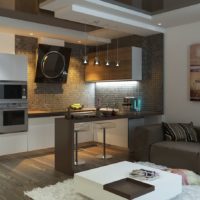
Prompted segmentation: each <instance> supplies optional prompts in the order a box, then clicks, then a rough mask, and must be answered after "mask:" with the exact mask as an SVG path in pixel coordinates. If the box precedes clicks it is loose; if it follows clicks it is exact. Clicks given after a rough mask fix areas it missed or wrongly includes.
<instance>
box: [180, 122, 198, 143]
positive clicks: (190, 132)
mask: <svg viewBox="0 0 200 200" xmlns="http://www.w3.org/2000/svg"><path fill="white" fill-rule="evenodd" d="M180 125H181V126H182V127H183V129H184V130H185V132H186V134H187V141H188V142H198V138H197V132H196V130H195V129H194V126H193V123H192V122H190V123H189V124H180Z"/></svg>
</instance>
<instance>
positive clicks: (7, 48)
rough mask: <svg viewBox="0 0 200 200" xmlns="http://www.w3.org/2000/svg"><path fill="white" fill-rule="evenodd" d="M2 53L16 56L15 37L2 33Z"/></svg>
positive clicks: (0, 49)
mask: <svg viewBox="0 0 200 200" xmlns="http://www.w3.org/2000/svg"><path fill="white" fill-rule="evenodd" d="M0 44H1V45H0V53H10V54H15V35H14V34H9V33H0Z"/></svg>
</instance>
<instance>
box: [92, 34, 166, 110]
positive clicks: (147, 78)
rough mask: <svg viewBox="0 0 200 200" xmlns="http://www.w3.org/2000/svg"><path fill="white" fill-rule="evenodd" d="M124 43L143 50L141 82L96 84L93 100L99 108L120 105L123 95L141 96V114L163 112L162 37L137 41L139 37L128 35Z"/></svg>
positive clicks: (155, 36)
mask: <svg viewBox="0 0 200 200" xmlns="http://www.w3.org/2000/svg"><path fill="white" fill-rule="evenodd" d="M123 40H124V41H127V40H128V41H129V45H130V46H131V45H132V46H138V45H141V47H142V48H143V58H142V60H143V80H142V81H139V82H138V83H137V84H134V83H133V84H131V82H130V83H129V82H127V83H125V82H123V84H122V83H121V84H120V83H104V84H101V83H100V84H97V85H96V90H95V92H96V96H95V97H96V101H97V99H99V100H100V104H101V106H102V107H105V106H107V105H114V104H115V103H117V104H118V105H121V104H122V103H123V98H124V97H125V96H135V97H138V96H140V97H141V99H142V111H145V112H157V113H163V61H164V58H163V41H164V38H163V34H158V35H153V36H149V37H145V38H140V40H138V37H134V36H132V37H131V38H130V36H129V37H127V39H126V38H123ZM124 41H123V43H125V42H124ZM138 41H140V42H139V43H138ZM121 43H122V42H121ZM120 67H123V66H120Z"/></svg>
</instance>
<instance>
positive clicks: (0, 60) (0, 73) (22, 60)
mask: <svg viewBox="0 0 200 200" xmlns="http://www.w3.org/2000/svg"><path fill="white" fill-rule="evenodd" d="M27 69H28V62H27V58H26V57H25V56H21V55H12V54H0V81H27Z"/></svg>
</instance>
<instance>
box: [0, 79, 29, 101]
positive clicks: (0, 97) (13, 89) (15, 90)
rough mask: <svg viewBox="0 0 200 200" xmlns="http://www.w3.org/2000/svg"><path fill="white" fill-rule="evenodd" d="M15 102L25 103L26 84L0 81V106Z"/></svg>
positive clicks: (23, 82) (24, 82)
mask: <svg viewBox="0 0 200 200" xmlns="http://www.w3.org/2000/svg"><path fill="white" fill-rule="evenodd" d="M17 102H21V103H26V102H27V82H26V81H0V104H1V103H17Z"/></svg>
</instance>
